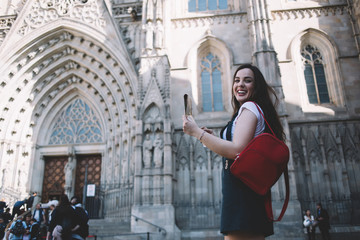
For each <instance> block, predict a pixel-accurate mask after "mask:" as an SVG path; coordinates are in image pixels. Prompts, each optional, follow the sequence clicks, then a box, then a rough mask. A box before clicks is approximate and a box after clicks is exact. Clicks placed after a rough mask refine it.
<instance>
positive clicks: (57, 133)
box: [40, 97, 104, 218]
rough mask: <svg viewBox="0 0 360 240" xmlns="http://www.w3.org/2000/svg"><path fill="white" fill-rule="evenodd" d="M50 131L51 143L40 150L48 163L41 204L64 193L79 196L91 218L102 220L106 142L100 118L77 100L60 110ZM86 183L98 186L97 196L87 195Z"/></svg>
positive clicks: (88, 105)
mask: <svg viewBox="0 0 360 240" xmlns="http://www.w3.org/2000/svg"><path fill="white" fill-rule="evenodd" d="M49 128H50V131H49V135H48V137H47V141H46V142H47V143H48V144H47V145H45V146H42V147H41V149H40V152H41V155H42V159H43V160H44V161H43V162H44V171H43V182H42V199H41V201H42V202H43V203H44V202H48V201H50V200H53V199H57V200H58V199H59V197H60V195H61V194H63V193H66V194H67V195H68V197H69V198H71V197H72V196H77V197H79V199H80V201H82V203H85V208H86V209H87V211H88V213H89V215H90V217H91V218H100V217H101V216H102V214H101V198H102V196H101V194H100V191H99V190H100V184H101V170H102V155H103V146H104V143H103V134H102V129H103V127H102V125H101V124H100V120H99V117H98V115H97V114H95V111H94V110H93V108H92V107H91V105H90V104H88V103H87V102H86V101H85V100H84V99H81V98H79V97H76V98H73V99H72V100H70V101H69V103H68V104H67V105H66V106H65V107H63V108H61V109H59V111H58V114H57V116H56V117H55V121H53V124H51V125H50V126H49ZM86 184H91V185H92V186H93V187H94V190H95V192H94V193H95V194H93V195H91V196H88V195H87V194H86V191H84V190H87V188H88V187H87V185H86Z"/></svg>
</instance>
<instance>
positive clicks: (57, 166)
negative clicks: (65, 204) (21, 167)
mask: <svg viewBox="0 0 360 240" xmlns="http://www.w3.org/2000/svg"><path fill="white" fill-rule="evenodd" d="M67 161H68V157H67V156H55V157H45V169H44V181H43V187H42V196H41V202H43V203H46V202H48V201H49V200H52V199H57V200H58V199H59V198H60V195H61V194H63V193H64V185H65V172H64V167H65V164H66V162H67Z"/></svg>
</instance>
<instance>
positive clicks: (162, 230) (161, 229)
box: [131, 214, 166, 235]
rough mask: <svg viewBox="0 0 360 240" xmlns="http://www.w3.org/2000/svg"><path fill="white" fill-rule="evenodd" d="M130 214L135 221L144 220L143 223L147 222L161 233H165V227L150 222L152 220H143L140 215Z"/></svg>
mask: <svg viewBox="0 0 360 240" xmlns="http://www.w3.org/2000/svg"><path fill="white" fill-rule="evenodd" d="M131 216H132V217H134V218H135V221H136V222H137V221H139V220H140V221H142V222H144V223H147V224H149V225H151V226H153V227H156V228H157V229H158V231H159V233H162V234H163V235H166V230H165V228H162V227H160V226H158V225H156V224H154V223H152V222H149V221H147V220H145V219H143V218H140V217H138V216H135V215H134V214H131Z"/></svg>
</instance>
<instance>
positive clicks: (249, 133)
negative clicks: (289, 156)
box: [183, 109, 257, 159]
mask: <svg viewBox="0 0 360 240" xmlns="http://www.w3.org/2000/svg"><path fill="white" fill-rule="evenodd" d="M256 124H257V118H256V116H255V114H254V113H252V112H251V111H250V110H248V109H244V110H243V111H242V113H241V114H240V116H239V118H238V119H237V121H236V125H235V131H234V137H233V141H232V142H230V141H227V140H223V139H221V138H219V137H216V136H214V135H211V134H209V133H208V132H206V131H205V132H204V130H202V129H201V128H199V127H198V126H197V124H196V122H195V120H194V118H193V117H192V116H183V129H184V132H185V133H186V134H189V135H190V136H193V137H196V138H197V139H199V140H201V142H202V143H203V144H204V145H205V146H206V147H207V148H209V149H210V150H212V151H213V152H215V153H217V154H219V155H221V156H223V157H225V158H229V159H234V158H235V157H236V155H237V154H238V153H240V152H241V151H242V150H243V149H244V148H245V147H246V145H247V144H248V143H249V142H250V141H251V139H252V138H253V137H254V133H255V129H256ZM228 131H231V129H228ZM200 138H201V139H200Z"/></svg>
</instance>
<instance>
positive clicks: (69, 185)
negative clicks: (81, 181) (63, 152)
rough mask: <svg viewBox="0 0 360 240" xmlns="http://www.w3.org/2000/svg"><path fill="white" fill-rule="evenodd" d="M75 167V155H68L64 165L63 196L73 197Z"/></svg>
mask: <svg viewBox="0 0 360 240" xmlns="http://www.w3.org/2000/svg"><path fill="white" fill-rule="evenodd" d="M75 167H76V159H75V155H70V156H69V157H68V162H67V163H66V164H65V167H64V172H65V186H64V188H65V194H66V195H68V196H72V195H73V178H74V170H75Z"/></svg>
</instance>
